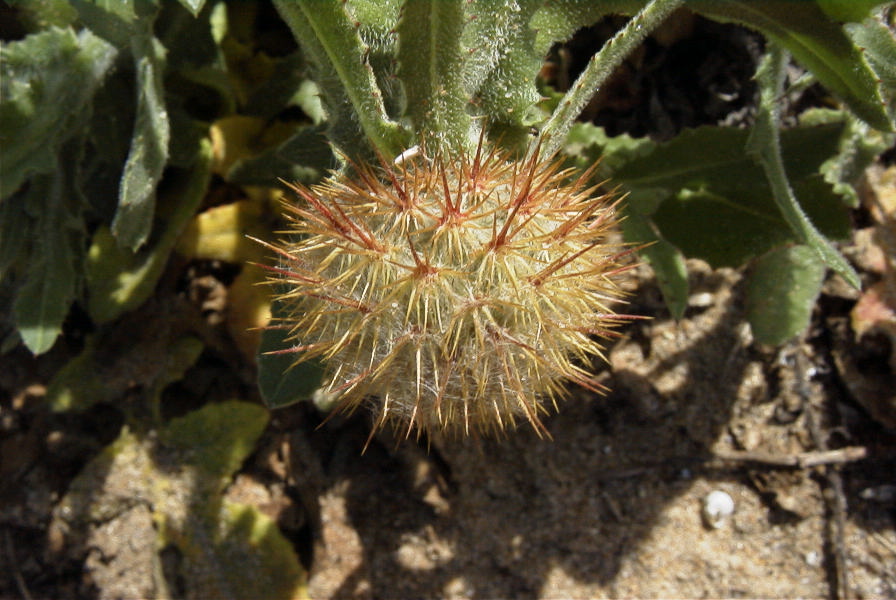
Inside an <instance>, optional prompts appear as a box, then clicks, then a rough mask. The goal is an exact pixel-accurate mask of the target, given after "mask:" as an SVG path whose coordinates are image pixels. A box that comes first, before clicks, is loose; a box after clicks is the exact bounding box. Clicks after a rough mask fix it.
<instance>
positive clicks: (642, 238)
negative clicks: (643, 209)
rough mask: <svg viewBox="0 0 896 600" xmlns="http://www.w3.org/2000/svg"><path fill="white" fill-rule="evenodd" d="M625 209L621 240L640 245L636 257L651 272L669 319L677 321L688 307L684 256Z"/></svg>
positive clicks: (631, 211)
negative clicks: (641, 258)
mask: <svg viewBox="0 0 896 600" xmlns="http://www.w3.org/2000/svg"><path fill="white" fill-rule="evenodd" d="M629 208H630V207H626V210H625V211H624V213H623V214H624V218H623V221H622V232H623V235H624V236H625V241H626V242H628V243H631V244H635V245H637V246H643V247H642V248H641V249H640V250H638V255H639V256H641V257H643V258H644V259H645V260H646V261H647V263H648V264H649V265H650V267H651V268H652V269H653V272H654V274H655V275H656V280H657V284H658V285H659V286H660V291H661V292H662V294H663V299H664V300H665V302H666V306H667V307H668V308H669V312H670V313H671V314H672V318H674V319H680V318H682V317H683V316H684V311H685V309H687V307H688V293H689V290H690V285H689V283H688V272H687V265H686V264H685V260H684V256H683V255H682V253H681V252H680V251H679V250H678V249H677V248H676V247H675V246H673V245H672V244H670V243H669V242H668V241H667V240H666V239H664V238H663V237H662V235H661V234H660V233H659V232H658V231H657V230H656V227H654V226H653V225H652V224H651V223H650V221H649V220H648V219H647V217H646V216H644V215H642V214H639V213H637V212H635V211H633V210H630V209H629Z"/></svg>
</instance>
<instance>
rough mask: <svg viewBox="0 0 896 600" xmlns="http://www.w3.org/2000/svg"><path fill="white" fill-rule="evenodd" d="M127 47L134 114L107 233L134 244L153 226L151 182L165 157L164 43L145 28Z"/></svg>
mask: <svg viewBox="0 0 896 600" xmlns="http://www.w3.org/2000/svg"><path fill="white" fill-rule="evenodd" d="M132 52H133V54H134V61H135V65H134V67H135V70H136V72H137V119H136V121H135V123H134V135H133V138H132V140H131V151H130V154H129V155H128V159H127V162H125V165H124V173H123V174H122V177H121V187H120V189H119V196H118V210H117V211H116V213H115V219H114V220H113V221H112V233H114V234H115V237H117V238H118V240H119V241H120V242H121V243H122V244H124V245H125V246H126V247H128V248H130V249H131V250H136V249H137V248H139V247H140V246H142V245H143V244H144V242H146V239H147V238H148V237H149V232H150V231H151V230H152V216H153V212H154V210H155V200H156V198H155V188H156V185H157V184H158V182H159V180H160V179H161V178H162V171H163V170H164V168H165V163H166V162H167V161H168V140H169V137H170V130H169V124H168V111H167V110H166V108H165V90H164V87H163V82H162V73H163V70H164V49H163V48H162V46H161V44H159V43H158V42H157V41H156V40H155V39H154V38H152V37H151V36H150V35H149V34H145V35H138V36H137V37H135V38H134V40H133V44H132Z"/></svg>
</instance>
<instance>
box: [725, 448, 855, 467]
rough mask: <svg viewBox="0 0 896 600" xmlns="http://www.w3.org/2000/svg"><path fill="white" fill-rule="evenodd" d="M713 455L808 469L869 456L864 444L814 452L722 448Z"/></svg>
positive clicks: (773, 465) (733, 460)
mask: <svg viewBox="0 0 896 600" xmlns="http://www.w3.org/2000/svg"><path fill="white" fill-rule="evenodd" d="M713 457H714V458H715V459H717V460H721V461H731V462H750V463H758V464H761V465H767V466H770V467H789V468H795V469H808V468H811V467H819V466H822V465H842V464H846V463H851V462H856V461H859V460H863V459H865V458H867V457H868V449H867V448H865V447H864V446H847V447H846V448H839V449H837V450H818V451H814V452H800V453H798V454H770V453H767V452H750V451H745V450H721V451H717V452H715V453H714V455H713Z"/></svg>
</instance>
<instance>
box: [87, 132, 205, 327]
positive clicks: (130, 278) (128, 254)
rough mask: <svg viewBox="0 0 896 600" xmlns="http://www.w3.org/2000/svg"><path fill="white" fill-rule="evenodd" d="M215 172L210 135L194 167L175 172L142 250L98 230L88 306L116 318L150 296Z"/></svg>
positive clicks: (98, 316)
mask: <svg viewBox="0 0 896 600" xmlns="http://www.w3.org/2000/svg"><path fill="white" fill-rule="evenodd" d="M210 175H211V144H210V143H209V142H208V141H207V140H206V141H205V142H204V143H203V144H202V145H201V148H200V151H199V153H198V156H197V159H196V161H195V163H194V165H193V168H192V169H191V170H190V171H188V172H185V173H178V174H177V175H176V176H174V177H173V178H172V179H173V180H172V182H171V185H170V186H168V187H167V188H166V190H165V191H164V192H163V195H162V197H161V198H160V209H161V210H160V213H162V214H161V215H160V219H159V222H158V224H157V228H158V233H157V236H156V238H155V239H154V240H152V241H151V243H150V244H149V245H148V246H147V247H145V248H142V249H141V250H139V251H137V252H134V251H132V250H129V249H128V248H122V247H121V245H120V243H118V242H116V240H115V238H114V237H113V236H112V235H111V234H110V232H109V230H108V229H106V228H105V227H100V228H99V229H98V230H97V231H96V233H95V234H94V237H93V244H92V245H91V247H90V250H89V251H88V254H87V264H86V275H87V287H88V290H89V292H90V293H89V304H88V307H89V310H90V316H91V317H92V318H93V320H94V321H95V322H97V323H105V322H107V321H111V320H113V319H115V318H117V317H118V316H119V315H121V314H122V313H124V312H126V311H128V310H132V309H133V308H135V307H137V306H138V305H139V304H141V303H142V302H144V301H145V300H146V299H147V298H148V297H149V295H150V294H151V293H152V291H153V289H154V288H155V285H156V282H157V281H158V279H159V276H160V275H161V274H162V270H163V269H164V267H165V263H166V261H167V260H168V255H169V254H170V252H171V250H172V249H173V248H174V245H175V243H176V242H177V237H178V235H180V233H181V231H182V230H183V229H184V227H185V226H186V224H187V222H188V220H189V219H190V217H192V216H193V213H195V212H196V209H197V208H198V207H199V203H200V202H201V201H202V198H203V196H204V195H205V191H206V189H207V188H208V182H209V177H210Z"/></svg>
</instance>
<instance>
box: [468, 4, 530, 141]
mask: <svg viewBox="0 0 896 600" xmlns="http://www.w3.org/2000/svg"><path fill="white" fill-rule="evenodd" d="M541 4H542V3H541V2H538V1H536V0H523V1H516V0H505V1H502V2H494V1H490V0H474V1H473V2H471V3H470V4H469V8H468V9H467V11H468V14H469V17H470V18H471V19H472V20H471V21H470V23H469V25H468V26H467V28H466V29H467V30H466V31H465V32H464V38H463V42H464V46H465V47H466V48H467V49H468V51H469V52H470V53H471V54H470V56H469V57H468V59H467V65H466V66H465V70H464V75H463V81H464V86H465V88H466V90H467V93H468V95H470V96H472V97H475V98H476V101H475V103H476V105H477V107H478V109H479V111H480V112H481V114H484V115H485V116H486V117H487V118H488V124H489V125H490V126H493V127H495V128H496V129H497V132H496V134H495V137H497V136H502V139H501V143H502V144H503V145H504V146H508V147H512V146H515V145H518V144H520V143H521V142H522V143H525V142H527V141H528V139H527V138H528V131H529V127H530V126H531V125H532V124H534V123H536V122H537V121H539V120H540V119H541V115H540V114H539V113H538V111H537V107H536V104H537V103H538V101H539V100H540V99H541V95H540V94H539V93H538V89H537V87H536V85H535V78H536V76H537V75H538V71H539V69H540V68H541V63H542V60H543V59H544V54H539V53H538V52H536V50H535V31H534V30H533V29H532V28H530V27H529V21H530V20H531V19H532V15H533V14H534V13H535V11H536V10H537V9H538V7H539V6H540V5H541Z"/></svg>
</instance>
